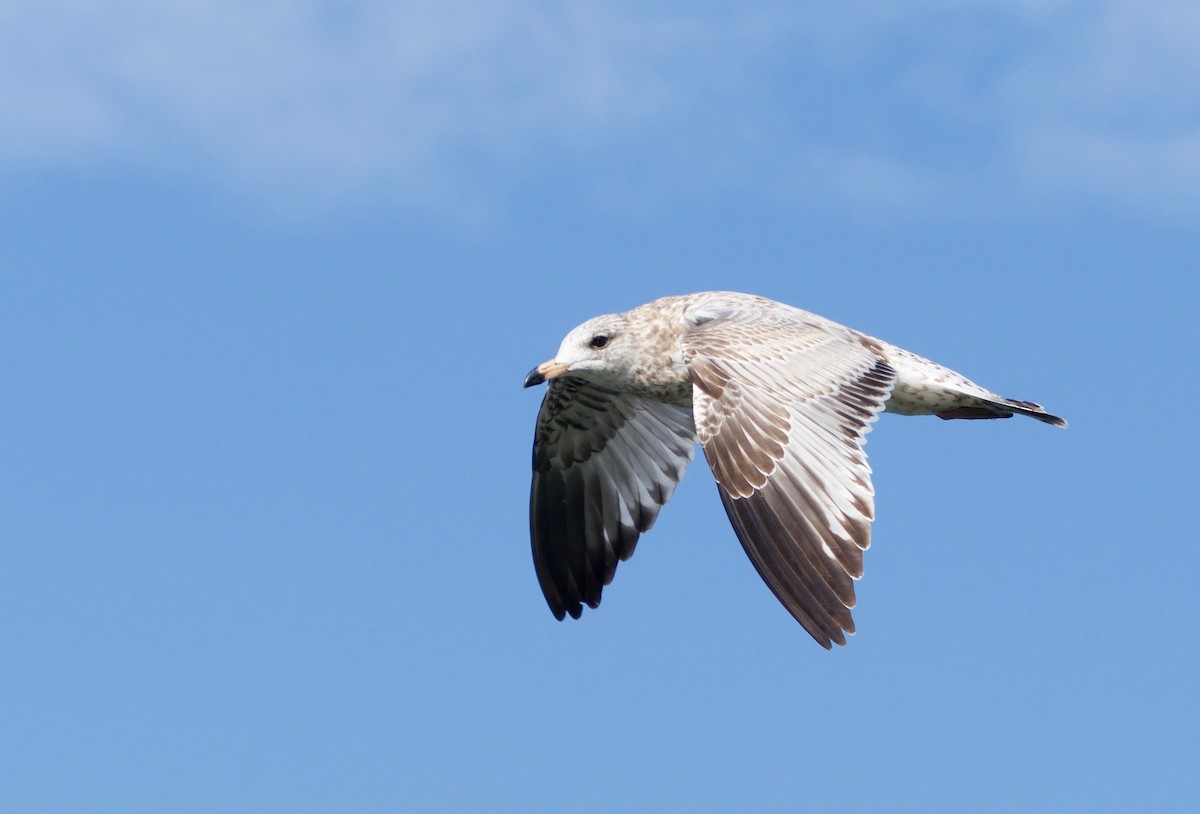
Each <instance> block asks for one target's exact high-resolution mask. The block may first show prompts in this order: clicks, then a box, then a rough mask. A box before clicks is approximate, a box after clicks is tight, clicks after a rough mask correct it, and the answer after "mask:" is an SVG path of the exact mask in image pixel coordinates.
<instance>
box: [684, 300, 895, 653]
mask: <svg viewBox="0 0 1200 814" xmlns="http://www.w3.org/2000/svg"><path fill="white" fill-rule="evenodd" d="M869 341H870V340H868V339H866V338H865V337H862V336H861V335H859V334H856V333H854V332H852V331H850V330H849V329H848V328H843V327H842V326H840V325H837V324H835V323H831V322H828V321H826V320H823V319H821V318H820V317H816V316H815V315H810V314H806V313H805V312H802V311H796V310H793V309H788V310H786V311H781V312H779V313H768V314H766V315H764V314H763V313H755V315H754V318H753V319H748V318H744V317H743V316H742V315H741V314H740V313H739V312H738V311H736V310H730V311H726V312H722V313H721V314H720V315H718V316H716V317H715V318H713V319H711V320H709V321H707V322H704V323H703V324H700V325H699V326H697V327H696V328H693V329H692V330H690V331H689V332H688V333H686V334H685V335H684V337H683V350H684V357H685V359H686V360H687V364H688V367H689V369H690V371H691V375H692V384H693V412H694V414H695V422H696V429H697V432H698V435H699V437H700V442H701V444H703V446H704V454H705V456H706V457H707V458H708V462H709V464H710V465H711V466H712V470H713V474H714V475H715V476H716V480H717V486H718V488H719V491H720V493H721V500H722V502H723V503H724V504H725V510H726V512H727V513H728V515H729V519H730V521H731V522H732V523H733V527H734V529H735V530H736V531H737V535H738V539H739V540H740V541H741V543H742V547H743V548H745V550H746V553H747V554H748V555H749V556H750V559H751V561H753V563H754V567H755V568H756V569H758V573H759V574H760V575H761V576H762V578H763V580H764V581H766V583H767V585H768V586H770V588H771V590H772V591H773V592H774V594H775V596H776V597H778V598H779V601H780V602H782V603H783V604H784V606H785V607H786V608H787V609H788V611H790V612H791V614H792V615H793V616H794V617H796V620H797V621H798V622H800V624H801V625H803V626H804V629H805V630H807V631H808V632H809V634H811V635H812V637H813V638H814V639H816V640H817V642H819V643H820V644H821V645H822V646H824V647H826V648H829V647H831V642H837V643H838V644H845V643H846V637H845V635H844V634H843V631H847V632H850V633H853V632H854V620H853V619H852V618H851V616H850V608H852V607H854V583H853V580H854V579H857V578H858V577H861V576H862V552H863V549H865V548H867V546H868V545H870V540H871V526H870V522H871V520H872V519H873V518H874V516H875V507H874V490H873V488H872V486H871V468H870V467H869V466H868V465H867V458H866V453H865V452H864V450H863V444H864V443H865V440H866V439H865V436H866V433H867V432H868V430H869V429H870V425H871V423H872V422H873V421H874V420H875V419H876V418H877V417H878V414H879V412H880V411H881V410H882V409H883V405H884V402H885V401H887V399H888V396H889V394H890V393H891V390H892V387H893V385H894V383H895V378H896V373H895V371H894V370H893V369H892V368H891V367H890V366H889V365H888V364H887V362H886V361H884V360H883V358H882V357H881V356H880V355H878V354H877V353H875V352H874V350H873V349H872V348H871V347H869V346H868V344H867V343H868V342H869Z"/></svg>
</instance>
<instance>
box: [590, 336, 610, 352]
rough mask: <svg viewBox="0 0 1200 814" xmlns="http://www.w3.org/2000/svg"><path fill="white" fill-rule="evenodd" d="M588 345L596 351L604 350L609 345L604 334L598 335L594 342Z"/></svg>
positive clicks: (593, 339) (593, 338) (594, 337)
mask: <svg viewBox="0 0 1200 814" xmlns="http://www.w3.org/2000/svg"><path fill="white" fill-rule="evenodd" d="M588 344H589V345H591V346H592V347H593V348H595V349H596V350H599V349H600V348H603V347H604V346H605V345H607V344H608V337H607V336H605V335H604V334H596V335H595V336H593V337H592V341H591V342H589V343H588Z"/></svg>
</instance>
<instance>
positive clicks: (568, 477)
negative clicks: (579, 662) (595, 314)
mask: <svg viewBox="0 0 1200 814" xmlns="http://www.w3.org/2000/svg"><path fill="white" fill-rule="evenodd" d="M695 448H696V430H695V427H694V426H693V424H692V415H691V410H689V409H688V408H686V407H678V406H675V405H671V404H664V403H661V402H656V401H651V400H649V399H644V398H641V397H640V396H635V395H631V394H628V393H616V392H614V391H611V390H608V389H605V388H602V387H599V386H597V385H593V384H589V383H587V382H585V381H584V380H582V379H579V378H575V377H572V376H562V377H559V378H557V379H554V380H553V381H552V382H551V383H550V387H549V390H548V391H547V393H546V398H545V399H544V400H543V401H542V409H541V411H540V412H539V413H538V423H537V432H536V435H535V436H534V442H533V488H532V491H531V493H530V498H529V515H530V516H529V528H530V535H531V537H532V540H533V563H534V566H535V568H536V569H537V575H538V582H539V583H541V586H542V593H543V594H545V596H546V602H547V603H548V604H549V605H550V610H551V611H553V612H554V615H555V616H556V617H557V618H559V619H562V618H563V616H564V615H565V614H568V613H569V614H571V616H572V617H574V618H576V619H578V618H579V615H580V614H581V613H582V612H583V606H582V604H581V603H583V602H586V603H587V604H588V605H589V606H591V607H593V608H594V607H596V606H597V605H599V604H600V592H601V589H603V587H604V586H605V585H607V584H608V583H609V582H611V581H612V578H613V573H614V572H615V570H616V567H617V561H618V560H626V559H629V557H630V555H632V554H633V548H634V546H635V545H636V544H637V540H638V535H639V534H640V533H641V532H643V531H646V530H648V529H649V528H650V526H652V525H653V524H654V520H655V518H656V517H657V516H658V510H659V509H660V508H661V507H662V506H663V504H664V503H666V502H667V500H668V499H669V498H670V497H671V493H672V492H674V491H675V486H676V484H678V483H679V480H680V478H682V477H683V471H684V469H686V468H687V465H688V463H690V462H691V460H692V456H693V455H694V454H695Z"/></svg>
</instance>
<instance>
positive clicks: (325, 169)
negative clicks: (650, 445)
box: [0, 0, 1200, 217]
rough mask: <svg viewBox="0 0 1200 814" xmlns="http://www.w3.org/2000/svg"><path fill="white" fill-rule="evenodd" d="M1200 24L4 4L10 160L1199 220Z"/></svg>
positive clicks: (323, 191)
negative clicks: (565, 184) (573, 181)
mask: <svg viewBox="0 0 1200 814" xmlns="http://www.w3.org/2000/svg"><path fill="white" fill-rule="evenodd" d="M1198 37H1200V8H1198V7H1196V6H1195V4H1194V3H1191V2H1185V1H1184V0H1178V1H1176V0H1157V1H1156V2H1152V3H1134V2H1117V1H1115V0H1114V2H1109V3H1103V4H1096V3H1086V4H1084V3H1075V2H1065V1H1064V2H1054V1H1053V0H1044V1H1043V2H1036V1H1035V0H1028V1H1027V2H1024V3H1020V4H1012V3H1000V2H981V3H976V4H972V5H971V6H970V7H969V8H967V7H964V6H963V5H962V4H960V3H950V2H935V1H934V0H927V1H926V2H920V3H904V4H896V3H889V2H874V3H867V4H862V5H860V6H856V9H855V11H854V13H853V14H851V13H850V12H849V11H841V10H830V7H828V6H827V5H826V4H818V3H811V4H803V5H801V6H797V5H787V6H779V5H769V4H754V3H750V4H743V5H741V6H739V7H738V10H737V11H736V12H730V11H716V10H714V8H709V7H707V6H705V5H704V4H687V5H680V4H654V3H649V4H647V3H640V4H639V3H632V2H630V3H624V2H608V3H604V2H598V1H591V2H586V1H582V0H581V1H580V2H574V3H564V4H543V3H537V2H533V1H532V0H513V1H512V2H508V3H504V4H497V3H489V2H481V1H480V0H460V2H422V1H415V2H414V1H412V0H410V1H409V2H390V3H355V4H338V3H323V2H297V1H296V0H293V2H277V1H274V0H267V1H266V2H260V3H254V4H247V3H233V2H228V1H227V0H191V1H190V2H181V3H170V4H162V3H152V2H148V1H147V0H108V2H87V1H86V0H60V1H59V2H45V3H38V4H34V3H28V4H9V5H8V6H6V7H5V8H3V9H2V10H0V168H7V169H8V170H9V171H13V170H22V171H30V170H34V171H37V170H41V169H51V168H54V169H58V168H63V167H68V168H69V167H93V166H96V165H102V164H110V163H117V164H120V165H124V166H130V167H134V168H140V170H141V171H145V172H165V173H170V174H173V175H177V176H183V177H187V178H191V179H194V180H196V181H198V182H202V183H213V181H214V179H216V183H219V184H220V185H222V186H224V187H226V188H228V189H231V190H234V191H236V192H239V193H243V194H250V195H252V196H254V197H256V198H261V199H267V200H273V201H276V202H288V201H290V202H293V203H294V202H301V203H300V205H301V206H304V205H312V206H316V207H325V206H335V207H336V206H342V205H350V206H353V205H357V204H359V203H361V202H363V201H372V200H377V199H380V198H382V199H388V200H395V201H399V202H401V203H402V204H405V205H408V206H412V207H416V208H420V209H423V210H433V211H440V212H461V211H463V210H465V209H469V208H470V207H471V206H473V205H474V204H473V202H475V201H478V200H483V201H485V202H488V201H490V202H495V200H497V199H501V198H502V197H503V195H504V190H505V189H506V188H508V187H509V186H510V185H512V184H515V183H520V182H521V181H523V180H524V179H526V178H529V177H535V176H538V175H539V174H541V173H543V172H546V171H547V168H548V167H551V168H557V169H558V170H566V171H570V172H572V173H574V174H576V175H578V176H580V177H582V178H583V179H584V182H585V183H588V184H592V185H594V187H595V188H596V189H602V188H607V189H609V190H610V191H612V190H613V189H617V190H622V191H624V192H625V193H627V194H635V195H639V196H640V195H641V193H643V192H647V191H648V190H651V189H653V190H654V193H655V195H656V197H657V199H658V200H660V201H662V202H664V203H669V202H670V196H671V195H672V194H681V195H692V194H697V193H700V194H703V193H705V192H709V193H711V192H712V191H714V190H722V189H730V188H736V189H739V190H740V191H749V192H754V191H760V192H761V193H763V194H768V195H772V196H775V197H777V198H781V199H784V200H791V201H794V202H795V203H797V204H798V205H821V206H831V205H832V206H843V207H847V208H851V209H859V210H865V211H872V212H882V213H890V212H905V213H908V214H913V213H921V212H924V213H926V214H935V213H944V212H946V211H954V212H962V211H979V208H980V207H983V206H985V204H984V203H982V202H983V201H988V202H990V203H988V204H986V206H993V207H995V206H1011V205H1013V204H1028V203H1034V204H1037V203H1045V202H1050V203H1054V204H1056V205H1061V204H1065V205H1071V204H1072V203H1073V202H1077V201H1082V200H1087V201H1088V202H1090V203H1091V204H1095V203H1096V202H1097V201H1099V202H1101V203H1103V204H1104V205H1106V206H1112V207H1128V208H1133V209H1136V210H1140V211H1146V212H1149V213H1153V214H1155V215H1161V214H1163V213H1166V214H1167V215H1168V216H1175V215H1176V214H1177V213H1178V212H1181V211H1185V210H1186V211H1188V212H1195V211H1200V103H1198V102H1197V99H1196V96H1195V94H1194V92H1193V89H1194V88H1195V87H1197V85H1198V83H1200V52H1198V51H1197V49H1195V48H1194V43H1195V42H1196V41H1197V38H1198ZM672 190H675V191H676V192H675V193H673V192H672ZM613 194H614V195H615V196H616V197H620V193H619V192H618V193H613ZM304 202H308V203H307V204H305V203H304ZM1188 217H1190V215H1189V216H1188Z"/></svg>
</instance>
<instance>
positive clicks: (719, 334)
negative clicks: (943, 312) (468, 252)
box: [525, 291, 1067, 649]
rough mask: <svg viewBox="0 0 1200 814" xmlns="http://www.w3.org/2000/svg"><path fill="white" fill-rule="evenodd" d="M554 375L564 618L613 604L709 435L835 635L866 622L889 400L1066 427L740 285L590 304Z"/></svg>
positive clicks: (529, 381)
mask: <svg viewBox="0 0 1200 814" xmlns="http://www.w3.org/2000/svg"><path fill="white" fill-rule="evenodd" d="M544 382H549V387H548V388H547V391H546V396H545V398H544V399H543V400H542V406H541V409H540V411H539V412H538V418H537V428H536V431H535V434H534V443H533V485H532V489H531V493H530V536H531V538H532V543H533V562H534V567H535V569H536V571H537V578H538V583H539V584H540V585H541V589H542V593H543V594H544V595H545V597H546V602H547V604H548V605H549V606H550V610H551V611H552V612H553V614H554V616H555V617H556V618H558V619H560V620H561V619H563V618H564V617H565V616H567V615H570V616H571V617H572V618H575V619H578V618H579V617H580V615H581V614H582V612H583V605H585V604H586V605H587V606H588V607H591V608H595V607H597V606H598V605H599V604H600V594H601V591H602V590H603V588H604V586H605V585H608V584H609V583H610V582H611V581H612V579H613V575H614V573H615V572H616V568H617V563H618V562H619V561H622V560H627V559H629V557H630V556H632V554H633V550H634V547H635V545H636V544H637V541H638V537H639V536H640V535H641V534H642V533H643V532H646V531H648V530H649V529H650V527H651V526H652V525H653V524H654V521H655V519H656V518H657V517H658V513H659V510H660V509H661V508H662V507H663V505H664V504H666V502H667V501H668V500H669V499H670V497H671V494H672V492H674V491H675V487H676V485H677V484H678V483H679V481H680V479H681V478H682V477H683V473H684V469H685V468H686V467H687V465H688V464H689V463H690V462H691V460H692V457H693V455H694V452H695V448H696V443H697V442H699V444H700V446H701V448H702V449H703V450H704V457H705V458H706V459H707V460H708V464H709V466H710V467H711V468H712V472H713V475H714V477H715V479H716V482H717V489H718V491H719V493H720V495H721V502H722V503H723V504H724V506H725V512H726V514H728V516H729V520H730V522H731V523H732V525H733V528H734V531H735V533H736V534H737V538H738V540H739V541H740V542H741V544H742V547H743V548H744V549H745V551H746V554H747V555H748V556H749V557H750V560H751V562H753V564H754V567H755V569H757V571H758V573H759V576H761V577H762V579H763V581H764V582H766V584H767V586H768V587H769V588H770V589H771V591H772V592H773V593H774V594H775V596H776V598H777V599H778V600H779V601H780V602H781V603H782V604H783V606H784V607H785V608H787V610H788V612H789V613H791V614H792V616H793V617H795V619H796V621H797V622H799V623H800V625H801V626H802V627H803V628H804V629H805V630H806V631H808V633H809V635H811V636H812V637H813V639H815V640H816V641H817V643H818V644H820V645H821V646H823V647H825V648H826V649H831V648H832V645H833V644H834V643H837V644H839V645H844V644H845V643H846V634H847V633H849V634H853V633H854V620H853V618H852V617H851V614H850V611H851V609H852V608H853V607H854V605H855V594H854V581H855V580H857V579H859V578H861V577H862V574H863V551H865V550H866V548H867V547H868V546H869V545H870V542H871V521H872V520H873V519H874V516H875V501H874V489H873V487H872V485H871V468H870V466H868V465H867V458H866V453H865V451H864V450H863V445H864V444H865V443H866V435H867V432H868V431H869V430H870V429H871V425H872V424H873V423H874V422H875V420H876V419H877V418H878V417H879V414H880V413H881V412H889V413H898V414H900V415H936V416H938V417H940V418H944V419H956V418H959V419H984V418H1010V417H1012V416H1013V415H1025V416H1029V417H1030V418H1036V419H1037V420H1038V421H1043V422H1045V423H1047V424H1053V425H1055V426H1059V427H1065V426H1066V425H1067V422H1066V421H1064V420H1063V419H1061V418H1059V417H1058V416H1054V415H1051V414H1049V413H1047V412H1046V411H1045V410H1043V409H1042V408H1041V406H1040V405H1037V404H1034V403H1033V402H1029V401H1017V400H1015V399H1008V398H1004V397H1003V396H999V395H997V394H995V393H993V392H991V391H989V390H986V389H984V388H982V387H980V386H979V385H977V384H975V383H974V382H972V381H970V380H969V379H967V378H966V377H964V376H962V375H960V374H958V373H955V372H954V371H953V370H950V369H949V368H946V367H943V366H941V365H939V364H937V363H936V362H931V361H930V360H928V359H925V358H923V357H921V356H918V355H916V354H915V353H910V352H909V351H906V350H903V349H901V348H898V347H896V346H895V345H891V344H888V343H887V342H884V341H882V340H879V339H875V338H874V337H871V336H867V335H866V334H863V333H859V332H858V331H855V330H853V329H851V328H847V327H845V326H844V325H839V324H838V323H836V322H832V321H831V320H828V319H825V318H824V317H821V316H818V315H816V314H813V313H809V312H808V311H802V310H800V309H799V308H793V307H792V306H789V305H785V304H783V303H780V302H775V301H773V300H769V299H765V298H763V297H757V296H752V295H749V294H738V293H733V292H726V291H709V292H704V293H699V294H688V295H684V296H677V297H664V298H663V299H659V300H655V301H653V302H650V303H647V304H646V305H642V306H639V307H638V308H634V309H633V310H631V311H626V312H624V313H620V314H609V315H606V316H599V317H595V318H593V319H590V320H588V321H587V322H584V323H583V324H582V325H580V326H579V327H577V328H575V329H574V330H572V331H571V332H570V333H568V334H567V336H566V338H565V339H564V340H563V342H562V345H561V346H560V347H559V349H558V353H556V354H555V355H554V358H553V359H551V360H549V361H548V362H545V363H543V364H540V365H538V366H537V367H535V368H534V369H533V370H531V371H530V372H529V375H528V376H526V378H525V387H531V386H534V385H538V384H542V383H544Z"/></svg>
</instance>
